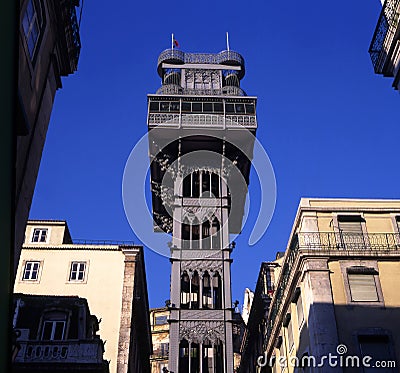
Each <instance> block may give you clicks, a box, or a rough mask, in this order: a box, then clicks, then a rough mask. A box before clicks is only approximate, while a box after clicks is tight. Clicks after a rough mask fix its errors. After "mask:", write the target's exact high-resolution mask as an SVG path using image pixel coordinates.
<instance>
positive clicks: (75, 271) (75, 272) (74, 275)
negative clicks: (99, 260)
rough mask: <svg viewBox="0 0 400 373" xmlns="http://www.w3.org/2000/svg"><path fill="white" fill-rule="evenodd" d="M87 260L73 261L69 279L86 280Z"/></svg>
mask: <svg viewBox="0 0 400 373" xmlns="http://www.w3.org/2000/svg"><path fill="white" fill-rule="evenodd" d="M85 272H86V262H72V263H71V269H70V273H69V281H76V282H82V281H84V280H85Z"/></svg>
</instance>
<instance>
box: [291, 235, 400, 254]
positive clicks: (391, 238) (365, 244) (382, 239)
mask: <svg viewBox="0 0 400 373" xmlns="http://www.w3.org/2000/svg"><path fill="white" fill-rule="evenodd" d="M297 246H298V248H300V249H320V250H336V249H338V250H398V249H400V234H399V233H349V232H343V231H339V232H311V233H298V234H297Z"/></svg>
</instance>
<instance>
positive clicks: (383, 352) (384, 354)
mask: <svg viewBox="0 0 400 373" xmlns="http://www.w3.org/2000/svg"><path fill="white" fill-rule="evenodd" d="M358 343H359V347H360V351H361V355H362V357H365V356H370V357H371V358H372V360H370V361H369V364H370V365H371V368H367V367H364V372H365V373H366V372H375V371H376V370H378V369H377V368H373V367H375V366H376V362H377V361H378V362H379V363H380V367H379V372H384V373H389V372H396V370H395V364H396V362H395V359H394V358H393V356H394V354H393V346H392V343H391V342H390V339H389V336H388V335H373V334H371V335H359V336H358ZM382 363H384V365H383V364H382Z"/></svg>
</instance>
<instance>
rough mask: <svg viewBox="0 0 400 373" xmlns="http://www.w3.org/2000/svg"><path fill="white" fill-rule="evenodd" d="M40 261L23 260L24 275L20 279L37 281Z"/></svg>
mask: <svg viewBox="0 0 400 373" xmlns="http://www.w3.org/2000/svg"><path fill="white" fill-rule="evenodd" d="M39 268H40V262H25V268H24V275H23V277H22V279H23V280H24V281H25V280H31V281H37V280H38V279H39Z"/></svg>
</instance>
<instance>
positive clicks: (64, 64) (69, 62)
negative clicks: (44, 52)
mask: <svg viewBox="0 0 400 373" xmlns="http://www.w3.org/2000/svg"><path fill="white" fill-rule="evenodd" d="M54 4H55V12H56V15H57V24H58V25H59V26H58V37H59V43H60V44H61V48H60V51H61V52H62V61H60V62H61V66H60V72H61V75H68V74H71V73H73V72H74V71H76V70H77V68H78V60H79V54H80V50H81V40H80V36H79V22H78V19H77V16H76V9H75V7H76V6H79V1H76V0H69V1H63V2H59V1H56V2H54Z"/></svg>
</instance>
